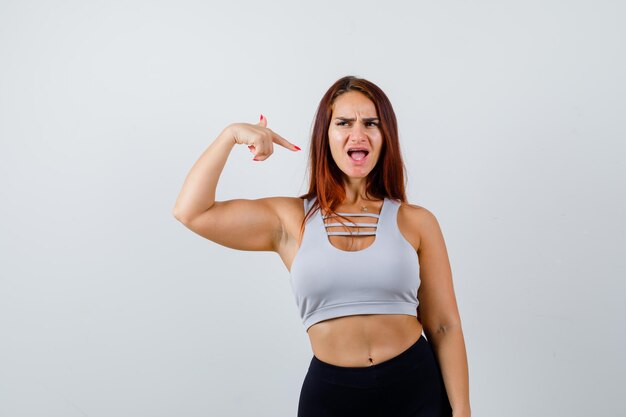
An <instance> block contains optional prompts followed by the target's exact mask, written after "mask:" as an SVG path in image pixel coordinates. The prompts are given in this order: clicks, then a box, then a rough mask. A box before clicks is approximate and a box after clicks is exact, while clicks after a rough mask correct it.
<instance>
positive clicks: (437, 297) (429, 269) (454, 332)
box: [411, 206, 471, 417]
mask: <svg viewBox="0 0 626 417" xmlns="http://www.w3.org/2000/svg"><path fill="white" fill-rule="evenodd" d="M413 207H415V206H413ZM411 211H412V212H413V214H412V218H413V220H414V222H412V226H414V227H417V229H418V231H419V236H420V240H419V248H418V251H417V253H418V257H419V263H420V281H421V282H420V288H419V290H418V299H419V306H418V309H419V318H420V321H421V323H422V326H423V327H424V333H425V334H426V338H427V339H428V341H429V342H430V343H431V345H432V347H433V351H434V353H435V356H436V358H437V361H438V363H439V366H440V368H441V373H442V375H443V380H444V384H445V388H446V392H447V394H448V399H449V401H450V405H451V406H452V412H453V416H454V417H470V415H471V409H470V402H469V371H468V366H467V354H466V351H465V341H464V337H463V330H462V328H461V317H460V315H459V310H458V307H457V303H456V297H455V295H454V287H453V284H452V270H451V268H450V261H449V259H448V252H447V249H446V244H445V242H444V238H443V234H442V232H441V228H440V226H439V222H438V221H437V219H436V217H435V215H434V214H432V213H431V212H430V211H428V210H427V209H425V208H423V207H419V209H418V210H411Z"/></svg>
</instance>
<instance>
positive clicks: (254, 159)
mask: <svg viewBox="0 0 626 417" xmlns="http://www.w3.org/2000/svg"><path fill="white" fill-rule="evenodd" d="M252 160H253V161H260V159H256V158H252Z"/></svg>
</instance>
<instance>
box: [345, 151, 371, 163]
mask: <svg viewBox="0 0 626 417" xmlns="http://www.w3.org/2000/svg"><path fill="white" fill-rule="evenodd" d="M368 154H369V151H367V150H365V149H354V150H349V151H348V156H349V157H350V159H352V160H353V161H356V162H359V161H363V160H365V158H366V157H367V155H368Z"/></svg>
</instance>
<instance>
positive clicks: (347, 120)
mask: <svg viewBox="0 0 626 417" xmlns="http://www.w3.org/2000/svg"><path fill="white" fill-rule="evenodd" d="M335 119H339V120H343V121H346V122H354V121H355V120H356V119H354V118H351V119H350V118H347V117H335ZM374 120H380V119H379V118H378V117H364V118H363V121H364V122H373V121H374Z"/></svg>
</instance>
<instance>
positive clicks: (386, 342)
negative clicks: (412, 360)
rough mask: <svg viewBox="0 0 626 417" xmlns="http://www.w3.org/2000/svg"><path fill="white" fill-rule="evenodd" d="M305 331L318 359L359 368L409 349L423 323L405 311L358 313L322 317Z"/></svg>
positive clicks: (418, 335) (418, 334)
mask: <svg viewBox="0 0 626 417" xmlns="http://www.w3.org/2000/svg"><path fill="white" fill-rule="evenodd" d="M307 333H308V335H309V339H310V342H311V347H312V349H313V354H314V355H315V357H316V358H318V359H319V360H321V361H323V362H326V363H330V364H333V365H337V366H346V367H361V366H371V365H374V364H377V363H382V362H384V361H386V360H389V359H391V358H393V357H395V356H397V355H399V354H400V353H402V352H403V351H405V350H406V349H408V348H409V347H410V346H411V345H413V344H414V343H415V342H416V341H417V340H418V339H419V337H420V336H421V335H422V324H421V323H420V322H419V321H418V320H417V318H416V317H415V316H410V315H406V314H360V315H352V316H344V317H337V318H333V319H329V320H324V321H322V322H319V323H316V324H314V325H313V326H311V327H310V328H309V329H308V331H307Z"/></svg>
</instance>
